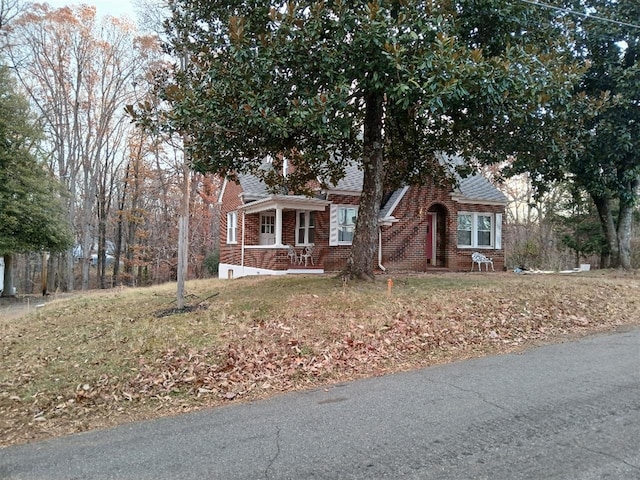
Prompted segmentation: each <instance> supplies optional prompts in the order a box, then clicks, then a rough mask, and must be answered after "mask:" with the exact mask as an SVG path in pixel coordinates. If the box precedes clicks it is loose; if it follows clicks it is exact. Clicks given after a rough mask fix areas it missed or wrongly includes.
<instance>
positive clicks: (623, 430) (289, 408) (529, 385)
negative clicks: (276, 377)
mask: <svg viewBox="0 0 640 480" xmlns="http://www.w3.org/2000/svg"><path fill="white" fill-rule="evenodd" d="M0 478H2V479H141V480H142V479H199V480H202V479H225V480H230V479H252V480H256V479H296V480H297V479H378V478H392V479H396V478H404V479H456V480H459V479H491V480H500V479H505V480H506V479H508V480H517V479H545V480H548V479H571V480H581V479H585V480H586V479H608V480H613V479H616V480H617V479H620V480H629V479H640V329H630V330H628V331H626V332H619V333H615V334H611V335H601V336H595V337H589V338H586V339H583V340H580V341H577V342H570V343H563V344H556V345H550V346H545V347H540V348H535V349H532V350H529V351H527V352H525V353H522V354H514V355H503V356H497V357H488V358H483V359H476V360H469V361H464V362H459V363H455V364H450V365H445V366H438V367H432V368H427V369H423V370H419V371H413V372H409V373H404V374H398V375H390V376H387V377H381V378H375V379H371V380H366V381H358V382H353V383H348V384H343V385H338V386H334V387H331V388H328V389H326V390H324V389H320V390H315V391H310V392H304V393H296V394H288V395H282V396H279V397H277V398H273V399H271V400H268V401H263V402H256V403H253V404H246V405H237V406H228V407H224V408H219V409H214V410H207V411H203V412H198V413H195V414H188V415H183V416H179V417H174V418H166V419H161V420H157V421H152V422H144V423H137V424H131V425H127V426H123V427H119V428H114V429H110V430H104V431H98V432H91V433H84V434H80V435H74V436H70V437H66V438H61V439H56V440H52V441H46V442H40V443H34V444H29V445H24V446H17V447H11V448H6V449H3V450H0Z"/></svg>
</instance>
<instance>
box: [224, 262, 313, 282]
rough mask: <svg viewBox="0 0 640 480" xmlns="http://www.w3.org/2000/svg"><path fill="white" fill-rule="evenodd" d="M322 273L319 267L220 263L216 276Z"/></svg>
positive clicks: (228, 277)
mask: <svg viewBox="0 0 640 480" xmlns="http://www.w3.org/2000/svg"><path fill="white" fill-rule="evenodd" d="M320 273H324V270H321V269H317V268H316V269H313V270H311V269H309V270H306V269H304V268H296V269H292V270H269V269H268V268H253V267H243V266H241V265H231V264H228V263H221V264H220V265H219V266H218V278H220V279H223V280H227V279H232V278H241V277H247V276H249V275H294V274H320Z"/></svg>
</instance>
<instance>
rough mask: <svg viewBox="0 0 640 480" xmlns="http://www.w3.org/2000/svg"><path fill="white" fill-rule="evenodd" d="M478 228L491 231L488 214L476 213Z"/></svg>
mask: <svg viewBox="0 0 640 480" xmlns="http://www.w3.org/2000/svg"><path fill="white" fill-rule="evenodd" d="M478 230H484V231H487V232H490V231H491V217H490V216H489V215H478Z"/></svg>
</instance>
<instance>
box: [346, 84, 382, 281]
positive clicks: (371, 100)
mask: <svg viewBox="0 0 640 480" xmlns="http://www.w3.org/2000/svg"><path fill="white" fill-rule="evenodd" d="M383 99H384V97H383V95H382V93H369V94H368V95H367V96H366V99H365V102H366V104H365V109H366V111H365V120H364V145H363V155H362V167H363V170H364V179H363V183H362V195H361V196H360V206H359V207H358V219H357V221H356V231H355V235H354V237H353V244H352V246H351V252H350V253H349V257H348V259H347V265H346V267H345V270H344V272H343V276H344V277H346V278H349V279H361V280H373V279H374V276H373V259H374V255H375V251H376V247H377V244H378V214H379V212H380V202H381V201H382V193H383V190H382V187H383V185H382V181H383V177H384V164H383V161H384V156H383V144H382V131H383V130H382V128H383V127H382V123H383V115H384V108H383Z"/></svg>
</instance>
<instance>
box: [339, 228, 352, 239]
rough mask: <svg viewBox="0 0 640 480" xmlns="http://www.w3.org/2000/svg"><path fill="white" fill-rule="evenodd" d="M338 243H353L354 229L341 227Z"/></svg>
mask: <svg viewBox="0 0 640 480" xmlns="http://www.w3.org/2000/svg"><path fill="white" fill-rule="evenodd" d="M338 241H339V242H351V241H353V229H352V228H350V227H341V228H340V229H338Z"/></svg>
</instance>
